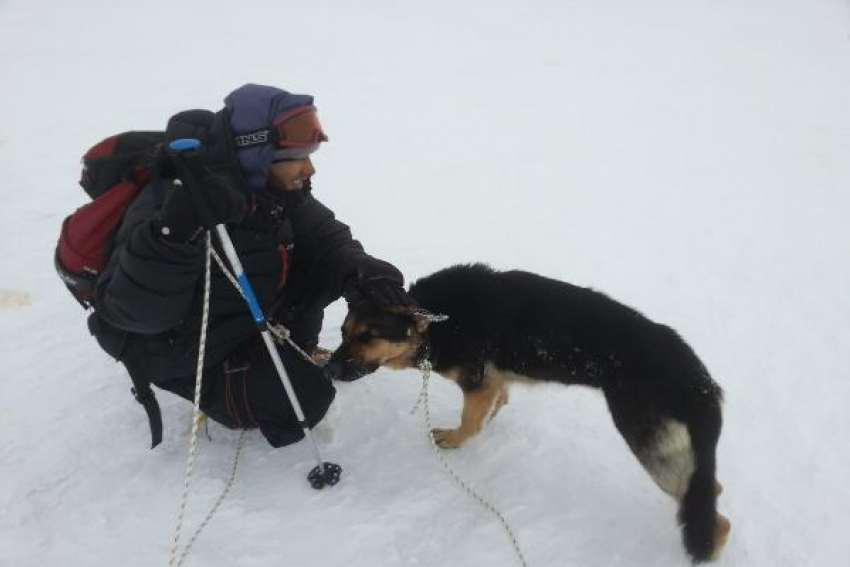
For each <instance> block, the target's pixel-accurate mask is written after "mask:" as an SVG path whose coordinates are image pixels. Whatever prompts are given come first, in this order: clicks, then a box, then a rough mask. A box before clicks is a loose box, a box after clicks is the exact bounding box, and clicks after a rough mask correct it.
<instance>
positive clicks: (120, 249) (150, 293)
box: [93, 183, 204, 334]
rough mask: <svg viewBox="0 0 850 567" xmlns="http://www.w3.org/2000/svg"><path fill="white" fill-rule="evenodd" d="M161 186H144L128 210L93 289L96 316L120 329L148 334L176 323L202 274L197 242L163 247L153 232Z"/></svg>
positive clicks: (185, 311) (163, 188)
mask: <svg viewBox="0 0 850 567" xmlns="http://www.w3.org/2000/svg"><path fill="white" fill-rule="evenodd" d="M166 186H167V184H165V183H161V184H153V185H150V186H148V187H146V188H145V189H143V190H142V192H141V193H140V195H139V196H138V197H137V198H136V200H135V201H134V202H133V204H132V205H131V206H130V208H129V209H128V211H127V214H126V216H125V218H124V222H123V224H122V226H121V228H120V229H119V231H118V234H117V235H116V238H115V247H114V248H113V251H112V254H111V256H110V260H109V264H108V265H107V267H106V269H105V270H104V271H103V273H102V274H101V275H100V277H99V278H98V282H97V286H96V288H95V291H94V298H93V304H94V307H95V310H96V312H97V313H98V314H99V315H100V316H101V317H102V318H103V319H104V320H105V321H106V322H108V323H110V324H111V325H113V326H115V327H117V328H119V329H122V330H125V331H130V332H134V333H145V334H153V333H159V332H162V331H165V330H168V329H170V328H172V327H175V326H177V325H178V324H180V323H181V322H182V321H183V319H184V318H186V316H187V315H188V313H189V311H190V309H191V307H192V301H193V298H194V295H195V290H196V288H197V285H198V282H199V281H200V278H201V277H202V275H203V262H204V254H203V248H202V246H201V245H200V244H172V243H166V242H164V241H162V240H160V239H159V238H158V237H157V236H156V234H155V232H154V229H153V225H152V220H153V218H154V215H155V214H156V211H157V209H158V207H159V206H160V205H161V203H162V202H163V200H164V194H165V191H166Z"/></svg>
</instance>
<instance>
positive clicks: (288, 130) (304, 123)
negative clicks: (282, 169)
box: [272, 105, 328, 162]
mask: <svg viewBox="0 0 850 567" xmlns="http://www.w3.org/2000/svg"><path fill="white" fill-rule="evenodd" d="M272 130H273V132H274V134H275V135H274V144H275V146H276V148H275V150H274V151H273V152H272V161H273V162H279V161H291V160H297V159H304V158H306V157H307V156H309V155H310V154H312V153H313V152H315V151H316V150H318V149H319V144H321V143H322V142H327V141H328V136H327V135H326V134H325V132H324V131H323V130H322V125H321V124H320V123H319V117H318V115H317V114H316V107H315V106H312V105H311V106H300V107H298V108H295V109H293V110H290V111H289V112H285V113H283V114H281V115H280V116H278V117H277V118H275V119H274V120H273V121H272Z"/></svg>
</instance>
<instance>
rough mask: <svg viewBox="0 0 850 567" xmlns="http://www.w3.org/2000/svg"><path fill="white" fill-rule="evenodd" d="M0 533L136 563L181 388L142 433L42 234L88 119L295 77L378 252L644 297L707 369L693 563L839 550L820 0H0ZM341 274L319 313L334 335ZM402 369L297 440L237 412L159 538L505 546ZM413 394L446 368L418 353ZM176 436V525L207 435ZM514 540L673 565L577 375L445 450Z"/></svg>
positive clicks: (396, 557) (844, 331) (192, 102)
mask: <svg viewBox="0 0 850 567" xmlns="http://www.w3.org/2000/svg"><path fill="white" fill-rule="evenodd" d="M0 77H2V84H3V87H2V89H0V109H2V110H0V191H2V202H3V206H2V207H0V241H2V242H3V245H2V250H3V255H2V260H0V276H2V277H0V360H2V367H3V370H2V377H1V378H0V565H2V566H7V565H8V566H15V567H18V566H44V565H51V566H53V565H87V566H92V567H94V566H113V565H123V566H125V567H134V566H146V567H147V566H151V565H165V564H166V563H167V562H168V557H169V550H170V547H171V537H172V530H173V526H174V521H175V519H176V515H177V511H178V505H179V497H180V493H181V482H182V477H183V472H184V464H185V459H186V452H187V449H188V431H189V426H190V421H191V419H190V407H189V405H188V404H186V403H184V402H182V401H180V400H176V399H173V398H169V397H168V396H166V395H161V396H160V400H161V402H162V405H163V412H164V422H165V428H166V432H165V441H164V443H163V444H162V446H160V447H159V448H158V449H157V450H155V451H153V452H151V451H149V450H148V449H147V444H148V441H149V437H148V435H149V434H148V430H147V424H146V420H145V417H144V413H143V412H142V411H141V409H140V408H139V407H138V406H137V404H136V403H135V402H134V401H133V400H132V398H131V397H130V395H129V393H128V389H129V381H128V379H127V378H126V376H125V374H124V372H123V370H122V368H121V367H119V366H118V365H116V364H115V363H113V362H112V361H110V359H108V358H107V356H106V355H104V354H103V353H101V352H100V351H99V349H98V348H97V346H96V345H95V343H94V341H93V340H92V339H91V338H90V337H89V336H88V332H87V330H86V328H85V322H84V317H83V313H82V312H81V311H80V309H79V307H78V306H77V305H76V304H75V303H74V301H73V300H72V299H71V297H70V296H69V295H68V293H67V292H66V291H65V290H64V289H63V286H62V284H61V283H60V281H59V280H58V279H57V277H56V275H55V274H54V272H53V268H52V254H53V246H54V244H55V239H56V237H57V234H58V229H59V224H60V222H61V220H62V218H63V217H64V215H66V214H67V213H68V212H69V211H70V210H72V209H73V208H74V207H76V206H78V205H80V204H82V203H83V202H84V195H83V193H82V191H81V190H80V189H79V188H78V187H77V185H76V180H77V178H78V159H79V157H80V155H81V154H82V152H83V151H84V150H85V149H86V148H87V147H88V146H89V145H91V143H93V142H94V141H96V140H99V139H100V138H102V137H104V136H106V135H109V134H112V133H115V132H118V131H121V130H126V129H133V128H138V129H144V128H149V129H157V128H161V127H162V126H163V125H164V124H165V121H166V119H167V118H168V116H169V115H170V114H172V113H174V112H176V111H179V110H183V109H186V108H192V107H203V108H211V109H218V108H219V107H220V106H221V99H222V98H223V96H224V95H225V94H226V93H227V92H229V91H230V90H231V89H233V88H235V87H237V86H239V85H241V84H243V83H245V82H258V83H266V84H273V85H277V86H282V87H284V88H288V89H290V90H294V91H302V92H309V93H311V94H314V95H315V96H316V99H317V104H318V105H319V107H320V112H321V116H322V120H323V123H324V124H325V126H326V128H327V130H328V132H329V134H330V136H331V143H330V144H328V145H327V146H326V147H325V148H324V149H323V150H322V151H321V152H320V153H319V154H318V155H317V157H316V165H317V167H318V169H319V173H318V175H317V176H316V179H315V183H314V185H315V187H316V193H317V195H319V196H320V198H322V199H323V200H324V201H325V202H326V203H327V204H329V205H330V206H331V207H332V208H334V210H335V211H336V212H337V214H338V216H339V217H340V218H342V219H343V220H345V221H346V222H348V223H349V224H350V225H351V226H352V227H353V228H354V231H355V233H356V235H357V236H358V237H359V238H360V239H361V240H362V241H363V242H364V244H365V245H366V247H367V249H368V250H370V251H371V252H372V253H374V254H375V255H377V256H381V257H385V258H387V259H390V260H391V261H393V262H395V263H396V264H397V265H398V266H400V267H401V268H402V269H403V270H404V271H405V273H406V275H407V276H408V277H409V278H410V279H411V280H413V279H416V278H417V277H419V276H422V275H424V274H427V273H430V272H431V271H433V270H435V269H437V268H440V267H444V266H446V265H449V264H451V263H455V262H460V261H472V260H479V261H486V262H490V263H491V264H492V265H494V266H495V267H499V268H512V267H516V268H523V269H529V270H533V271H536V272H540V273H543V274H546V275H549V276H553V277H558V278H562V279H565V280H568V281H571V282H573V283H577V284H580V285H586V286H591V287H594V288H597V289H600V290H603V291H605V292H607V293H609V294H611V295H612V296H614V297H616V298H618V299H620V300H622V301H624V302H625V303H627V304H630V305H633V306H635V307H637V308H639V309H640V310H642V311H643V312H645V313H646V314H647V315H649V316H650V317H652V318H653V319H656V320H658V321H661V322H665V323H667V324H670V325H672V326H673V327H675V328H677V329H678V330H679V331H680V332H681V334H682V335H683V336H684V337H685V338H686V339H687V340H688V341H689V342H690V343H691V344H692V345H693V346H694V348H695V349H696V350H697V352H698V353H699V354H700V355H701V356H702V358H703V359H704V360H705V362H706V364H707V365H708V367H709V369H710V370H711V371H712V373H713V374H714V376H715V377H716V378H717V380H718V381H719V382H720V383H721V384H722V385H723V387H724V388H725V389H726V398H727V403H726V413H725V419H726V421H725V429H724V433H723V436H722V438H721V443H720V447H719V477H720V479H721V481H722V482H723V483H724V484H725V486H726V492H725V493H724V494H723V496H722V497H721V499H720V508H721V510H722V512H723V513H724V514H725V515H727V516H728V517H729V518H730V520H731V521H732V524H733V529H732V534H731V538H730V540H729V544H728V547H727V549H726V552H725V554H724V556H723V557H722V559H721V561H720V562H719V564H720V565H730V566H732V565H734V566H748V567H749V566H771V567H773V566H794V567H797V566H803V565H806V566H836V565H848V564H850V538H848V536H847V534H848V532H850V519H848V518H850V516H849V515H848V512H847V510H848V507H850V488H848V482H847V479H848V466H850V443H848V442H847V435H848V433H850V413H848V410H847V404H848V401H847V400H848V399H850V375H848V370H847V368H848V357H850V344H848V333H849V332H850V300H848V291H847V290H850V267H848V261H849V260H850V228H848V221H847V218H848V214H850V196H848V195H849V194H850V104H848V101H850V4H848V2H847V1H846V0H747V1H740V0H716V1H714V2H683V1H681V0H644V1H642V2H633V1H630V0H598V1H594V2H586V1H580V0H536V1H534V2H527V1H522V0H499V1H489V2H488V1H484V0H467V1H464V2H458V1H449V0H433V1H431V2H427V3H410V2H390V1H387V0H384V1H379V0H364V1H360V2H348V3H344V2H331V1H330V0H317V1H312V2H297V3H296V2H282V1H272V0H256V1H247V2H242V3H233V2H223V1H221V0H211V1H206V2H200V1H197V2H193V1H188V0H187V1H182V2H174V1H170V0H149V1H147V2H144V3H137V2H136V3H118V2H102V1H96V0H78V1H76V2H63V1H59V0H51V1H45V0H28V1H24V0H3V1H2V2H0ZM344 307H345V306H344V304H342V303H337V304H334V305H333V306H332V307H331V308H330V309H329V311H328V313H327V316H326V328H325V330H324V331H323V341H324V343H325V344H326V346H334V345H335V344H337V343H338V341H339V337H338V332H337V329H338V325H339V323H340V321H341V319H342V317H343V315H344ZM419 385H420V381H419V377H418V375H417V374H416V373H414V372H405V373H392V372H389V371H380V372H378V373H377V374H375V375H374V376H372V377H370V378H367V379H364V380H362V381H360V382H356V383H353V384H343V385H341V386H340V387H339V395H338V402H339V403H338V404H337V408H336V410H335V411H334V412H333V414H332V415H331V417H330V418H329V419H328V422H327V426H322V427H321V428H320V432H319V439H320V440H321V442H322V449H323V451H324V452H325V453H326V456H327V458H329V459H330V460H334V461H336V462H339V463H340V464H341V465H342V466H343V467H344V469H345V473H344V478H343V481H342V482H341V483H340V484H339V485H338V486H337V487H335V488H333V489H331V490H325V491H321V492H316V491H313V490H312V489H311V488H310V487H309V486H308V484H307V483H306V481H305V479H304V476H305V474H306V472H307V471H308V470H309V469H310V468H311V467H312V466H313V464H312V458H311V454H310V452H309V449H308V447H307V446H306V445H304V444H299V445H296V446H293V447H288V448H286V449H283V450H272V449H270V448H269V447H268V445H267V444H266V443H265V441H264V440H263V439H262V438H261V436H260V435H259V434H256V433H254V434H251V435H250V437H249V440H248V444H247V447H246V449H245V453H244V454H243V458H242V461H241V465H240V469H239V473H238V477H237V480H236V485H235V486H234V488H233V490H232V492H231V494H230V495H229V496H228V499H227V500H226V501H225V503H224V504H223V506H222V507H221V509H220V510H219V512H218V513H217V515H216V517H215V518H214V519H213V521H212V523H211V524H210V525H209V526H208V528H207V529H206V531H205V532H204V533H203V534H202V535H201V537H200V539H199V540H198V542H197V544H196V545H195V548H194V550H193V552H192V554H191V555H190V556H189V558H188V560H187V562H186V565H206V566H209V567H212V566H233V565H246V566H248V565H250V566H253V565H287V566H299V567H314V566H315V567H320V566H321V567H327V566H350V567H358V566H364V567H365V566H369V567H371V566H375V565H381V566H397V565H398V566H422V567H431V566H454V565H464V566H467V565H474V566H479V565H481V566H483V565H487V566H490V567H499V566H513V565H517V564H518V563H517V560H516V558H515V556H514V555H512V550H511V547H510V544H509V542H508V539H507V537H506V536H505V534H504V533H503V531H502V529H501V527H500V526H499V524H498V523H497V521H496V520H495V519H494V518H493V517H492V516H490V515H489V514H488V513H487V512H486V511H484V510H482V509H481V508H480V507H478V506H477V505H476V504H475V503H474V502H473V501H472V500H470V499H468V498H467V497H466V496H465V495H464V494H463V493H462V492H461V491H460V490H459V489H458V488H457V487H456V486H455V485H454V484H453V483H452V481H451V479H450V478H449V477H448V476H447V475H446V474H445V473H444V471H443V470H442V469H441V468H440V466H439V463H438V462H437V460H436V458H435V456H434V455H433V454H432V452H431V449H430V447H429V445H428V442H427V440H426V438H425V433H424V429H423V424H422V418H421V416H420V415H416V416H413V415H409V414H408V411H409V409H410V407H411V406H412V405H413V403H414V401H415V399H416V396H417V392H418V389H419ZM431 394H432V411H433V418H434V421H435V423H437V424H441V425H443V424H452V423H453V421H454V420H455V419H456V417H457V412H458V408H459V406H460V395H459V393H458V391H457V389H456V388H455V387H454V386H453V385H451V384H449V383H448V382H446V381H442V380H441V379H438V378H435V380H434V383H433V385H432V389H431ZM211 434H212V437H213V441H212V442H211V443H210V442H207V441H206V440H203V441H201V444H200V448H199V456H198V462H197V465H196V474H195V483H194V485H193V490H192V500H191V502H190V510H189V515H188V518H187V529H188V530H191V529H193V528H194V527H195V526H196V525H197V523H198V521H199V520H200V519H201V518H202V517H203V516H204V514H205V513H206V511H207V509H208V507H209V506H210V505H211V504H212V502H213V500H214V499H215V498H216V496H217V495H218V494H219V492H220V490H221V489H222V487H223V486H224V483H225V480H226V478H227V473H228V469H229V466H230V462H231V459H232V456H233V453H234V450H235V446H236V439H237V437H238V435H237V434H236V433H234V432H230V431H227V430H224V429H223V428H220V427H217V426H212V427H211ZM447 458H448V459H449V460H450V462H451V463H452V466H453V467H454V468H455V469H456V470H457V472H458V473H459V474H460V475H461V476H462V477H463V478H464V479H466V480H467V481H468V482H469V483H470V484H472V485H473V486H474V487H475V489H476V490H478V491H479V492H480V493H481V494H483V495H484V496H486V497H487V498H489V499H490V500H492V501H493V503H494V504H495V505H496V506H497V507H498V508H499V509H500V510H502V512H503V513H504V514H505V516H506V518H507V519H508V521H509V522H510V523H511V525H512V526H513V527H514V529H515V531H516V532H517V535H518V538H519V542H520V545H521V546H522V548H523V550H524V552H525V554H526V556H527V558H528V562H529V564H530V565H532V566H535V567H541V566H566V565H571V566H582V567H584V566H596V565H604V566H645V565H652V566H672V565H686V564H687V560H686V558H685V556H684V553H683V550H682V547H681V545H680V536H679V532H678V529H677V527H676V523H675V520H674V513H675V508H674V505H673V503H672V502H671V501H670V500H669V499H668V498H667V497H666V496H665V495H663V494H662V493H661V492H660V491H659V490H657V489H656V488H655V487H654V485H653V484H652V483H651V481H650V480H649V479H648V477H647V476H646V475H645V473H644V472H643V471H642V470H641V469H640V468H639V467H638V465H637V463H636V461H635V460H634V458H633V457H632V456H631V455H630V454H629V452H628V450H627V448H626V446H625V444H624V443H623V441H622V440H621V439H620V438H619V436H618V435H617V434H616V432H615V430H614V428H613V426H612V424H611V421H610V418H609V417H608V414H607V410H606V409H605V407H604V404H603V400H602V399H601V397H600V396H599V395H598V394H597V393H595V392H591V391H586V390H582V389H579V388H575V389H566V388H557V387H537V388H519V389H517V391H515V392H514V395H513V398H512V401H511V404H510V405H509V406H507V407H506V408H505V410H503V412H502V413H501V414H500V415H499V417H498V419H496V420H495V421H494V422H493V423H492V424H491V426H490V427H489V429H488V430H486V431H485V432H484V433H483V434H482V435H480V436H479V437H477V438H476V439H474V440H473V441H471V442H470V443H469V444H468V445H467V446H465V447H464V448H463V449H461V450H459V451H456V452H452V453H450V454H448V455H447Z"/></svg>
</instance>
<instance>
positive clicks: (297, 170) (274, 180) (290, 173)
mask: <svg viewBox="0 0 850 567" xmlns="http://www.w3.org/2000/svg"><path fill="white" fill-rule="evenodd" d="M314 173H316V168H314V167H313V162H312V161H310V158H309V157H306V158H302V159H293V160H288V161H280V162H277V163H273V164H272V166H271V169H270V170H269V180H270V181H271V184H272V187H274V188H275V189H280V190H282V191H300V190H301V189H302V188H303V187H304V181H305V180H307V179H309V178H310V177H312V176H313V174H314Z"/></svg>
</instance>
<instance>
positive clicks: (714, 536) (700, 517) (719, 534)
mask: <svg viewBox="0 0 850 567" xmlns="http://www.w3.org/2000/svg"><path fill="white" fill-rule="evenodd" d="M700 413H701V414H702V415H700V416H695V419H693V420H692V421H691V422H690V423H689V424H688V432H689V433H690V438H691V448H692V450H693V454H694V472H693V475H691V479H690V482H689V483H688V488H687V490H686V491H685V494H684V495H683V496H682V498H681V500H680V503H679V523H680V524H681V526H682V537H683V539H684V544H685V549H686V550H687V552H688V554H689V555H690V556H691V558H692V559H693V560H694V562H695V563H696V562H701V561H711V560H714V559H717V557H718V556H719V555H720V552H721V551H723V546H724V545H726V538H727V537H728V535H729V530H730V527H731V526H730V524H729V520H727V519H726V518H725V517H723V516H721V515H719V514H718V513H717V495H718V494H719V493H720V490H721V487H720V484H719V483H718V482H717V480H716V479H715V462H716V458H715V449H716V446H717V440H718V438H719V437H720V427H721V421H722V418H721V413H720V407H719V405H711V406H710V407H707V408H705V411H703V412H700Z"/></svg>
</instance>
